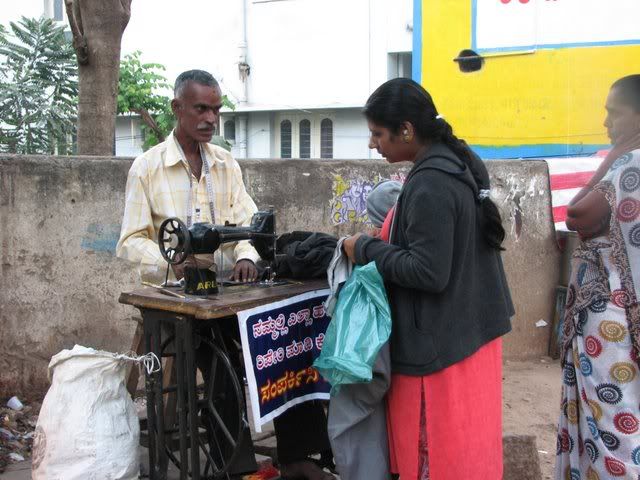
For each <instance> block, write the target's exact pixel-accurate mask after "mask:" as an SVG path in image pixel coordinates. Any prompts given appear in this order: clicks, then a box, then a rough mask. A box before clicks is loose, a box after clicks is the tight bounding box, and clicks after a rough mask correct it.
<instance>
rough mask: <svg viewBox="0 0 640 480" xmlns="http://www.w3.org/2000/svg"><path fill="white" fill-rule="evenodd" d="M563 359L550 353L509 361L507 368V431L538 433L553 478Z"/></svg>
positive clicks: (544, 465)
mask: <svg viewBox="0 0 640 480" xmlns="http://www.w3.org/2000/svg"><path fill="white" fill-rule="evenodd" d="M560 373H561V372H560V362H559V361H557V360H551V359H550V358H548V357H545V358H541V359H538V360H530V361H526V362H514V361H506V362H505V363H504V369H503V374H502V376H503V379H504V380H503V393H502V398H503V406H502V411H503V414H504V415H503V429H504V433H505V434H522V435H535V436H536V437H537V438H536V443H537V447H538V456H539V458H540V468H541V469H542V478H543V479H544V480H549V479H551V478H553V467H554V465H555V456H556V455H555V452H556V424H557V421H558V415H559V413H560V385H561V374H560Z"/></svg>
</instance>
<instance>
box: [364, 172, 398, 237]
mask: <svg viewBox="0 0 640 480" xmlns="http://www.w3.org/2000/svg"><path fill="white" fill-rule="evenodd" d="M401 189H402V184H401V183H400V182H396V181H394V180H383V181H382V182H380V183H378V184H377V185H376V186H375V187H373V189H372V190H371V192H369V196H367V215H369V220H371V223H373V225H374V226H375V227H378V228H380V227H382V224H383V223H384V219H385V218H386V217H387V214H388V213H389V210H391V207H393V206H394V205H395V203H396V200H397V199H398V195H400V190H401Z"/></svg>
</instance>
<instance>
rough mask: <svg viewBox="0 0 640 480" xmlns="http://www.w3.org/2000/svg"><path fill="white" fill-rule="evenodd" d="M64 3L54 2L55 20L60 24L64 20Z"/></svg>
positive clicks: (58, 0)
mask: <svg viewBox="0 0 640 480" xmlns="http://www.w3.org/2000/svg"><path fill="white" fill-rule="evenodd" d="M62 1H63V0H53V19H54V20H56V21H58V22H62V21H63V20H64V17H63V15H62Z"/></svg>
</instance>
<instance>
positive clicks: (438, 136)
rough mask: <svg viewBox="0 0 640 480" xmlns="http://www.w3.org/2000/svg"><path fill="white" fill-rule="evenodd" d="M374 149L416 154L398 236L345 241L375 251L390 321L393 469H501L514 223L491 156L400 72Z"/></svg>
mask: <svg viewBox="0 0 640 480" xmlns="http://www.w3.org/2000/svg"><path fill="white" fill-rule="evenodd" d="M364 113H365V116H366V117H367V120H368V122H369V130H370V131H371V139H370V144H369V146H370V148H375V149H377V150H378V152H379V153H380V154H382V155H383V156H384V157H385V158H386V159H387V161H388V162H390V163H396V162H401V161H410V162H413V164H414V165H413V168H412V169H411V171H410V173H409V175H408V177H407V179H406V182H405V185H404V187H403V189H402V192H401V193H400V196H399V198H398V202H397V204H396V207H395V212H394V217H393V223H392V227H391V232H390V239H389V240H390V242H389V243H386V242H384V241H382V240H381V239H378V238H373V237H369V236H367V235H361V234H358V235H355V236H353V237H350V238H348V239H347V240H345V242H344V247H343V248H344V250H345V253H346V254H347V255H348V256H349V257H350V258H351V259H352V261H354V263H356V264H361V265H362V264H366V263H368V262H371V261H375V262H376V266H377V268H378V270H379V272H380V274H381V275H382V277H383V278H384V280H385V283H386V285H387V293H388V297H389V302H390V306H391V312H392V319H393V327H392V334H391V340H390V350H391V368H392V380H391V388H390V390H389V395H388V412H387V416H388V423H389V447H390V460H391V469H392V472H394V473H399V474H400V477H401V478H403V479H415V478H418V479H424V478H430V479H431V480H443V479H461V478H482V479H486V480H492V479H496V480H497V479H499V478H502V416H501V378H502V377H501V374H502V371H501V368H502V364H501V342H500V337H501V336H502V335H504V334H505V333H507V332H508V331H509V330H510V329H511V325H510V317H511V316H512V315H513V305H512V302H511V296H510V294H509V289H508V286H507V282H506V278H505V275H504V270H503V266H502V260H501V257H500V250H502V247H501V244H502V241H503V240H504V236H505V232H504V229H503V227H502V224H501V219H500V215H499V213H498V209H497V208H496V206H495V204H494V203H493V202H492V201H491V198H490V191H489V175H488V173H487V170H486V168H485V166H484V164H483V163H482V161H481V160H480V159H479V158H478V157H477V156H476V155H475V154H474V153H473V152H472V151H471V150H470V149H469V147H468V146H467V145H466V143H464V142H463V141H462V140H459V139H458V138H457V137H455V135H454V134H453V131H452V128H451V126H450V125H449V124H448V123H447V122H446V120H445V119H444V118H442V116H440V115H438V112H437V110H436V107H435V105H434V103H433V101H432V99H431V96H430V95H429V94H428V93H427V91H426V90H424V89H423V88H422V86H420V85H419V84H417V83H415V82H413V81H412V80H408V79H394V80H390V81H389V82H386V83H384V84H383V85H382V86H380V87H379V88H378V89H377V90H376V91H375V92H374V93H373V94H372V95H371V97H370V98H369V100H368V101H367V104H366V105H365V109H364Z"/></svg>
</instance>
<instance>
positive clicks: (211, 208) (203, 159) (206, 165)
mask: <svg viewBox="0 0 640 480" xmlns="http://www.w3.org/2000/svg"><path fill="white" fill-rule="evenodd" d="M174 141H175V142H176V145H177V146H178V150H179V151H180V155H182V159H183V160H184V162H185V163H186V164H187V172H188V174H189V196H188V197H187V228H190V227H191V225H192V223H193V173H192V172H191V166H190V165H189V160H187V156H186V155H185V154H184V150H182V146H181V145H180V142H178V139H176V138H174ZM198 152H199V153H200V161H201V162H202V170H203V171H204V179H205V183H206V184H207V197H208V198H207V199H208V200H209V211H210V213H211V223H213V224H215V223H216V215H215V212H214V198H215V197H214V196H213V180H212V178H211V171H210V170H209V163H208V162H207V156H206V154H205V152H204V147H203V146H202V144H201V143H199V144H198Z"/></svg>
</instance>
